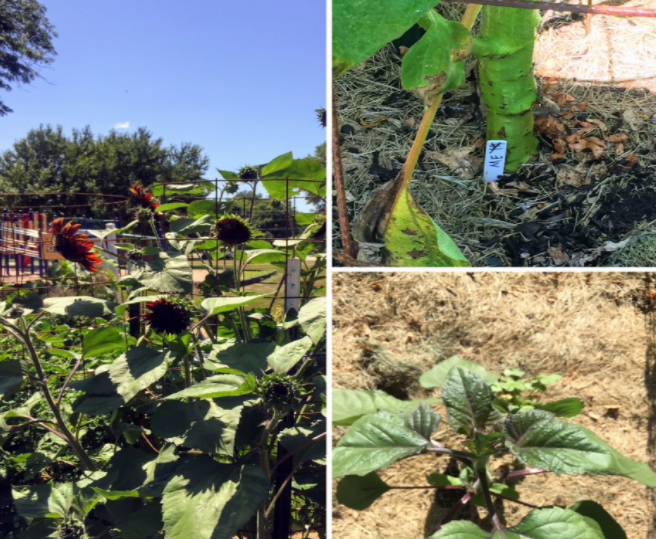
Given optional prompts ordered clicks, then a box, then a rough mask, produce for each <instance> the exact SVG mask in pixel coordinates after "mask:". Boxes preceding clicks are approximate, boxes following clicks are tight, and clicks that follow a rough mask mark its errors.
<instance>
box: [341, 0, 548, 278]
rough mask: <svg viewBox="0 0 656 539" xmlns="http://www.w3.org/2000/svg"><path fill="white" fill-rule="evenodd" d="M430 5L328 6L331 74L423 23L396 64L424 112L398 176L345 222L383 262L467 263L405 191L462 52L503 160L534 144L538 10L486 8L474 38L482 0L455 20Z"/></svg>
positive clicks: (520, 156) (368, 2)
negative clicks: (502, 143)
mask: <svg viewBox="0 0 656 539" xmlns="http://www.w3.org/2000/svg"><path fill="white" fill-rule="evenodd" d="M434 5H435V2H434V1H424V0H413V1H405V0H387V1H386V2H376V1H375V0H359V1H357V2H351V1H349V0H335V2H334V5H333V29H334V30H333V51H334V55H333V67H334V73H335V76H338V75H340V74H342V73H344V72H345V71H347V70H348V69H350V68H351V67H352V66H353V65H355V64H357V63H359V62H361V61H363V60H365V59H366V58H368V57H369V56H371V55H372V54H374V53H375V52H376V51H378V50H379V49H380V48H381V47H382V46H384V45H385V44H386V43H388V42H389V41H392V40H393V39H396V38H399V37H400V36H401V35H402V34H403V33H404V32H406V31H407V30H408V29H409V28H411V27H412V26H413V25H414V24H417V23H418V24H419V25H420V26H422V28H423V29H424V30H425V34H424V35H423V36H422V37H421V38H420V39H419V41H418V42H417V43H415V44H414V45H413V46H411V47H410V49H409V50H408V51H407V52H406V54H405V55H404V57H403V63H402V70H401V79H402V83H403V87H404V88H405V89H406V90H409V91H412V92H413V93H415V94H416V95H417V96H418V97H420V98H421V99H422V100H423V102H424V104H425V107H426V111H425V114H424V118H423V120H422V122H421V124H420V126H419V129H418V131H417V135H416V138H415V141H414V143H413V146H412V149H411V150H410V153H409V155H408V157H407V160H406V162H405V163H404V165H403V168H402V169H401V171H400V173H399V175H398V177H397V178H396V179H395V180H394V181H392V182H390V183H389V184H387V185H386V186H384V187H383V188H382V189H380V190H379V191H377V192H376V193H374V196H373V197H372V198H371V199H370V200H369V201H368V202H367V204H366V205H365V207H364V208H363V210H362V212H361V213H360V215H358V217H357V218H356V221H355V222H354V226H353V237H354V239H355V240H357V241H358V242H359V243H364V244H374V245H378V247H379V248H380V253H381V254H380V261H382V262H383V264H387V265H394V266H413V267H420V266H468V265H469V262H468V261H467V259H466V258H465V257H464V256H463V255H462V253H461V252H460V251H459V249H458V247H457V246H456V245H455V243H454V242H453V241H452V240H451V238H450V237H449V236H448V235H447V234H446V233H445V232H443V231H442V230H441V229H440V228H439V227H438V226H437V224H435V223H434V222H433V221H432V219H431V218H430V217H429V216H428V215H427V214H426V212H425V211H424V210H423V209H422V208H421V207H420V206H419V205H418V204H417V203H416V202H415V201H414V200H413V199H412V195H411V194H410V192H409V188H410V183H411V180H412V175H413V173H414V169H415V166H416V164H417V161H418V159H419V155H420V154H421V151H422V147H423V145H424V142H425V141H426V137H427V135H428V131H429V130H430V127H431V125H432V122H433V119H434V118H435V114H436V113H437V110H438V108H439V106H440V103H441V101H442V96H443V94H444V93H445V92H446V91H448V90H452V89H455V88H458V87H459V86H460V85H462V84H463V82H464V80H465V72H464V65H465V60H466V59H467V58H468V57H469V56H470V54H473V55H474V56H477V57H479V58H480V61H479V83H480V89H481V95H482V98H483V102H484V104H485V109H486V112H487V121H488V123H487V138H488V139H503V140H507V141H508V156H507V159H506V169H507V170H509V171H514V170H517V168H518V167H519V165H520V164H521V163H523V162H525V161H527V160H528V159H529V158H530V157H531V156H532V155H534V154H535V153H536V151H537V139H536V138H535V136H534V135H533V113H532V110H531V107H532V105H533V103H534V101H535V99H536V97H537V90H536V85H535V80H534V78H533V74H532V68H533V62H532V55H533V44H534V40H535V36H534V31H535V27H536V26H537V23H538V22H539V15H538V13H537V11H536V10H525V9H519V8H505V7H485V8H484V9H483V18H482V31H481V35H480V36H479V37H473V38H472V36H471V35H470V30H471V28H472V26H473V24H474V22H475V20H476V16H477V15H478V12H479V10H480V6H475V5H470V6H469V7H468V9H467V11H466V12H465V15H464V17H463V20H462V23H458V22H454V21H447V20H446V19H444V18H443V17H442V16H441V15H439V14H438V13H437V12H436V11H435V10H434V9H433V8H434ZM363 253H364V251H363ZM363 256H366V255H363Z"/></svg>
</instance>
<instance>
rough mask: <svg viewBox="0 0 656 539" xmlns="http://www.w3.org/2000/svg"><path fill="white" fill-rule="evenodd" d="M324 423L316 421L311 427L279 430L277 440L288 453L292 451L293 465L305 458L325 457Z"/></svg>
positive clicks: (316, 458)
mask: <svg viewBox="0 0 656 539" xmlns="http://www.w3.org/2000/svg"><path fill="white" fill-rule="evenodd" d="M325 434H326V423H325V422H324V421H319V422H317V424H316V425H313V426H312V428H307V427H298V426H296V427H289V428H287V429H284V430H282V431H280V434H279V435H278V442H279V443H280V444H281V445H282V446H283V447H284V448H285V449H286V450H287V451H289V452H290V453H291V452H293V453H294V457H293V458H294V465H295V466H296V465H300V464H301V463H303V462H305V461H307V460H321V459H325V458H326V436H325ZM322 435H324V436H322Z"/></svg>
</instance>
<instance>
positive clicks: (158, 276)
mask: <svg viewBox="0 0 656 539" xmlns="http://www.w3.org/2000/svg"><path fill="white" fill-rule="evenodd" d="M132 277H134V278H135V279H136V280H137V281H139V282H140V283H141V284H143V285H144V286H147V287H148V288H150V289H151V290H155V291H157V292H176V293H179V294H191V291H192V290H193V282H192V272H191V266H190V265H189V260H188V259H187V257H186V256H185V255H184V254H182V253H177V252H169V253H164V252H160V253H157V255H155V258H154V259H153V260H151V261H149V262H145V263H142V264H135V268H134V269H133V270H132Z"/></svg>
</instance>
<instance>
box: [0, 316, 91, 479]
mask: <svg viewBox="0 0 656 539" xmlns="http://www.w3.org/2000/svg"><path fill="white" fill-rule="evenodd" d="M0 323H2V325H4V326H5V328H6V329H7V331H9V333H11V334H12V335H14V337H16V338H17V339H18V340H19V341H21V342H22V343H23V345H24V346H25V348H26V349H27V353H28V355H29V356H30V359H31V360H32V364H33V365H34V368H35V369H36V373H37V376H38V380H39V386H40V387H41V391H42V393H43V396H44V398H45V400H46V402H47V403H48V406H49V407H50V410H51V411H52V413H53V415H54V416H55V420H56V422H57V426H58V427H59V430H60V432H61V433H62V434H63V436H64V437H65V438H66V441H67V442H68V443H69V445H70V446H71V448H72V449H73V451H75V453H76V454H77V456H78V458H79V459H80V463H81V464H82V467H83V468H84V469H85V470H88V471H91V472H95V471H96V470H97V468H96V465H95V464H94V463H93V461H92V460H91V458H90V457H89V455H87V453H86V451H85V450H84V448H83V447H82V445H81V444H80V442H79V441H78V440H77V439H76V438H75V436H74V435H73V433H72V432H71V429H69V428H68V425H67V424H66V421H65V420H64V417H63V416H62V414H61V410H60V409H59V406H57V403H56V402H55V399H54V398H53V396H52V393H50V388H49V387H48V380H47V378H46V374H45V372H44V370H43V367H41V361H40V360H39V355H38V354H37V352H36V350H35V348H34V345H33V344H32V339H31V337H30V335H29V329H28V330H27V331H28V332H26V333H23V332H22V331H21V330H20V329H18V328H17V327H16V326H14V325H13V324H11V323H10V322H8V321H7V320H5V319H0Z"/></svg>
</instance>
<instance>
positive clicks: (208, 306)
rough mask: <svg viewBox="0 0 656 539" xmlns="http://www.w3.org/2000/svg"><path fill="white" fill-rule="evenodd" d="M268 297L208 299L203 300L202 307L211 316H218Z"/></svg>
mask: <svg viewBox="0 0 656 539" xmlns="http://www.w3.org/2000/svg"><path fill="white" fill-rule="evenodd" d="M265 297H267V294H260V295H258V296H241V297H236V298H235V297H223V298H207V299H205V300H203V303H201V306H202V307H203V309H205V310H206V311H207V312H208V313H209V314H210V315H216V314H219V313H225V312H228V311H233V310H235V309H236V308H237V307H243V306H244V305H248V304H249V303H252V302H253V301H256V300H258V299H260V298H265Z"/></svg>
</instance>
